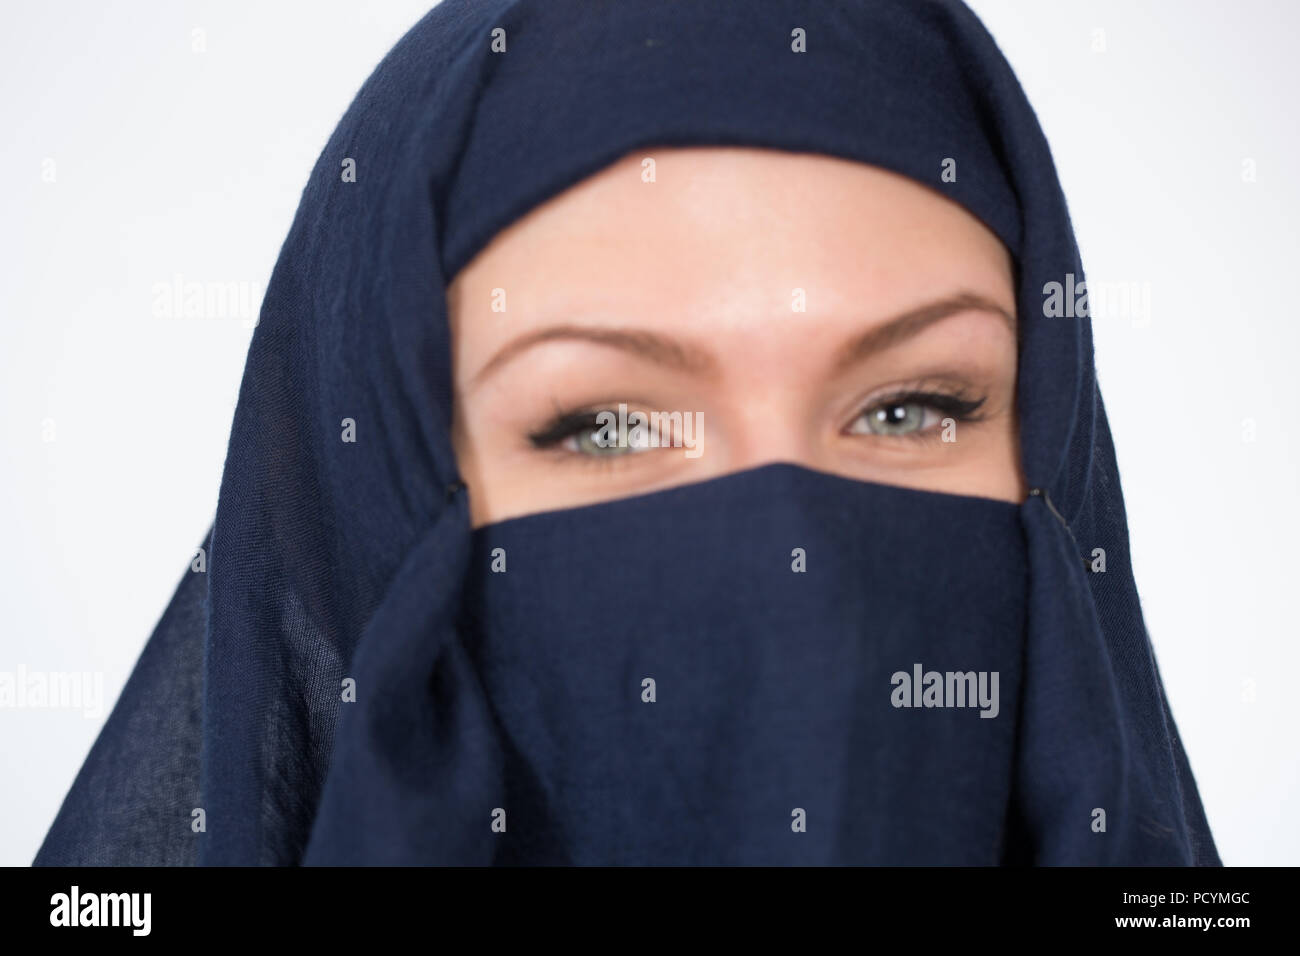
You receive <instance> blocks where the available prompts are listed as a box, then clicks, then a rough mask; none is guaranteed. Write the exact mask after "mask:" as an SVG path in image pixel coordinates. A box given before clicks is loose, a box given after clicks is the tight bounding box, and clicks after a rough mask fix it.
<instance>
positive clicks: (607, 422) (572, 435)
mask: <svg viewBox="0 0 1300 956" xmlns="http://www.w3.org/2000/svg"><path fill="white" fill-rule="evenodd" d="M529 438H530V439H531V440H532V443H533V447H534V448H561V449H563V450H564V451H567V452H570V453H571V454H575V455H582V456H585V457H587V458H617V457H620V456H623V455H628V454H633V453H636V452H642V451H648V450H650V449H651V448H653V447H654V444H653V443H652V442H651V440H650V435H649V433H648V432H647V431H646V429H645V428H644V427H636V423H635V419H634V422H633V427H631V428H628V427H627V425H626V420H625V419H623V420H620V419H619V417H618V415H617V413H615V412H614V411H612V410H608V411H599V412H574V413H571V414H567V415H561V416H560V417H558V418H556V419H555V420H554V421H552V422H551V423H550V424H549V425H547V426H546V428H544V429H543V430H542V431H540V432H537V433H535V434H532V435H530V436H529ZM661 440H662V439H661Z"/></svg>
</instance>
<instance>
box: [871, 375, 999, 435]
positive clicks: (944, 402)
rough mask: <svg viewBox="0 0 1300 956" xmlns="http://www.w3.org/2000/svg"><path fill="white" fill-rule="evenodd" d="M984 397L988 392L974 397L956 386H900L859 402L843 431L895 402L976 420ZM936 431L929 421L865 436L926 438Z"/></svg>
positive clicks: (937, 430) (959, 420)
mask: <svg viewBox="0 0 1300 956" xmlns="http://www.w3.org/2000/svg"><path fill="white" fill-rule="evenodd" d="M987 399H988V396H986V395H981V396H979V397H978V398H975V397H973V396H971V395H970V394H969V393H968V392H966V391H965V390H964V389H960V388H959V389H955V390H953V391H939V390H937V389H933V388H926V387H925V386H911V387H907V388H902V389H899V390H897V391H894V392H890V393H889V394H887V395H882V396H877V397H874V398H872V399H870V400H869V401H868V402H867V403H866V404H864V405H862V406H860V407H859V408H858V410H857V412H855V413H854V415H853V418H852V420H850V422H849V424H848V425H847V426H845V433H846V434H849V432H848V431H847V429H848V428H850V427H852V426H853V425H854V424H856V423H857V422H858V421H860V420H861V419H862V417H863V416H864V415H866V414H868V413H869V412H873V411H876V410H877V409H880V408H889V407H892V406H896V405H921V406H923V407H924V408H927V409H933V410H935V411H937V412H939V414H940V415H941V416H943V417H944V418H951V419H952V420H953V421H955V422H963V423H966V422H978V421H982V420H983V419H984V418H985V417H987V416H986V415H982V414H979V410H980V409H981V408H982V407H983V406H984V403H985V401H987ZM938 432H939V428H938V426H933V425H932V426H930V427H929V428H923V429H920V430H918V431H914V432H908V433H906V434H903V435H873V436H869V437H874V438H889V439H893V440H897V439H900V438H901V439H909V440H912V441H928V440H931V439H933V438H934V437H935V436H936V435H937V434H938Z"/></svg>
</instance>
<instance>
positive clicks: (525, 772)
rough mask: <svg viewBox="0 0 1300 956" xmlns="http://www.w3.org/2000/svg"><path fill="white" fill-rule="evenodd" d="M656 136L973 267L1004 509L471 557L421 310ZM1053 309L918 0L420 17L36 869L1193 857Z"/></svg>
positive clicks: (280, 274) (965, 93)
mask: <svg viewBox="0 0 1300 956" xmlns="http://www.w3.org/2000/svg"><path fill="white" fill-rule="evenodd" d="M694 145H698V146H718V145H735V146H755V147H766V148H770V149H777V150H786V151H793V152H812V153H820V154H826V155H832V156H837V157H841V158H844V159H850V160H855V161H858V162H862V163H867V164H871V165H874V166H879V167H882V168H885V169H889V170H892V171H894V172H897V173H901V174H902V175H905V176H907V177H909V178H911V179H913V180H915V181H917V182H919V183H922V184H924V185H926V186H928V187H930V188H932V189H934V190H936V191H938V192H940V193H942V194H944V195H946V196H948V197H949V198H950V199H952V200H953V201H955V202H957V203H959V204H960V205H961V206H963V207H964V208H965V209H967V210H968V211H969V212H970V213H972V214H973V215H974V216H976V217H977V218H978V219H980V220H981V221H982V222H983V223H984V224H985V225H986V226H987V227H988V228H989V229H990V230H992V231H993V232H994V233H995V234H996V235H997V236H998V237H999V238H1000V239H1001V240H1002V242H1003V243H1004V244H1005V245H1006V247H1007V249H1008V250H1009V251H1010V252H1011V255H1012V258H1013V261H1014V263H1015V267H1016V282H1017V312H1018V317H1019V328H1020V360H1019V368H1018V381H1017V406H1018V414H1019V418H1020V443H1021V454H1022V464H1023V468H1024V472H1025V475H1026V477H1027V479H1028V482H1029V485H1030V486H1031V487H1032V488H1033V489H1034V491H1033V493H1031V494H1030V495H1029V496H1028V497H1027V499H1026V500H1025V501H1024V502H1023V503H1022V504H1019V505H1012V504H1008V503H1003V502H994V501H991V500H985V499H978V498H973V497H964V496H959V495H947V494H938V493H931V492H920V491H914V490H909V489H903V488H896V487H889V486H884V485H877V484H871V483H866V482H856V481H851V480H848V479H844V478H838V477H834V476H830V475H825V474H821V473H818V472H813V471H810V470H807V469H804V468H801V467H798V466H794V465H784V464H781V465H771V466H767V467H764V468H760V469H755V470H752V471H748V472H742V473H738V474H733V475H729V476H724V477H722V478H718V479H714V480H712V481H708V482H703V483H699V484H695V485H688V486H684V487H680V488H675V489H672V490H669V491H665V492H658V493H655V494H652V495H643V496H639V497H636V498H630V499H625V500H622V501H614V502H608V503H604V504H599V505H591V506H585V507H581V508H573V509H566V510H564V511H555V512H549V513H546V514H540V515H533V516H528V517H524V518H517V519H511V520H509V521H505V522H501V523H498V524H495V525H490V526H487V527H484V528H480V529H477V530H473V531H471V528H470V522H469V514H468V508H467V503H466V496H467V493H468V492H467V490H466V489H465V487H464V485H463V483H462V482H461V480H460V476H459V474H458V471H457V466H456V461H455V457H454V455H453V453H452V447H451V439H450V423H451V402H452V386H451V380H452V379H451V367H450V361H451V360H450V355H451V350H450V344H449V328H448V321H447V318H448V316H447V303H446V295H445V292H446V286H447V283H448V282H449V281H450V279H451V277H452V276H454V275H455V274H456V273H457V271H458V270H459V269H460V268H461V267H462V266H464V265H465V264H466V263H468V262H469V261H470V260H471V259H472V258H473V256H474V255H475V254H476V253H477V252H478V251H479V250H481V249H482V248H483V247H484V246H485V245H486V243H487V242H488V241H490V240H491V238H492V237H493V236H494V235H496V234H497V233H498V232H500V231H501V230H502V229H503V228H505V227H506V226H507V225H509V224H510V223H511V222H513V221H515V220H516V219H518V218H520V217H521V216H522V215H524V214H525V213H526V212H528V211H529V210H530V209H532V208H534V207H536V206H537V205H538V204H540V203H542V202H544V201H545V200H546V199H548V198H550V197H552V196H554V195H556V194H558V193H559V192H561V191H563V190H564V189H565V188H567V187H568V186H571V185H573V184H574V183H576V182H578V181H580V180H582V179H583V178H585V177H586V176H588V175H590V174H592V173H595V172H597V171H599V170H600V169H603V168H604V167H606V166H608V165H610V164H611V163H613V162H615V161H617V160H619V159H621V158H623V157H625V156H627V155H628V154H630V153H633V152H637V151H645V152H647V153H648V154H651V155H652V153H653V150H654V148H656V147H662V146H694ZM945 169H955V177H952V176H944V175H943V173H944V171H945ZM1083 276H1084V271H1083V268H1082V265H1081V262H1080V258H1079V253H1078V249H1077V246H1076V243H1075V240H1074V235H1073V231H1072V228H1071V224H1070V219H1069V214H1068V210H1067V208H1066V204H1065V200H1064V197H1063V195H1062V192H1061V189H1060V185H1059V183H1058V181H1057V178H1056V173H1055V169H1054V166H1053V163H1052V158H1051V154H1050V152H1049V149H1048V145H1047V143H1046V140H1045V138H1044V136H1043V134H1042V131H1041V129H1040V128H1039V125H1038V122H1037V120H1036V118H1035V116H1034V113H1033V111H1032V109H1031V107H1030V105H1029V103H1028V102H1027V100H1026V98H1025V96H1024V93H1023V91H1022V90H1021V88H1020V86H1019V84H1018V82H1017V81H1016V79H1015V77H1014V75H1013V74H1012V72H1011V70H1010V67H1009V66H1008V64H1007V63H1006V61H1005V59H1004V58H1003V57H1002V55H1001V53H1000V52H999V51H998V49H997V47H996V45H995V43H994V41H993V40H992V38H991V37H990V36H989V35H988V33H987V32H986V31H985V30H984V28H983V27H982V25H981V24H980V23H979V22H978V20H977V19H976V18H975V17H974V16H973V15H972V14H971V13H970V12H969V11H968V10H967V9H966V8H965V7H964V6H962V5H960V4H959V3H956V2H943V0H935V2H917V0H861V2H852V3H834V4H831V3H826V4H818V5H815V7H814V8H813V9H806V5H804V4H798V3H794V2H786V0H762V2H751V3H746V4H743V5H741V4H735V3H731V2H726V0H717V2H707V0H701V2H695V3H691V4H680V5H665V4H663V3H660V2H649V0H618V2H612V0H611V2H597V3H592V2H585V0H584V2H576V0H547V2H544V3H543V2H529V0H444V2H443V3H441V4H439V5H438V6H437V7H436V8H434V9H433V10H432V11H431V12H430V13H429V14H428V15H427V16H426V17H425V18H424V19H423V20H422V21H421V22H420V23H418V24H417V25H416V26H415V27H414V28H413V29H412V30H411V31H410V32H409V33H408V34H407V35H406V36H405V37H404V38H403V39H402V40H401V41H400V42H399V43H398V45H397V46H396V47H395V48H394V49H393V50H392V52H391V53H390V54H389V55H388V56H387V57H386V58H385V59H384V61H383V62H382V63H381V64H380V65H379V67H378V68H377V69H376V71H375V73H374V74H373V75H372V76H371V78H370V79H369V80H368V81H367V82H366V84H365V85H364V86H363V88H362V89H361V91H360V92H359V94H358V95H357V97H356V99H355V100H354V102H353V103H352V105H351V107H350V108H349V109H348V111H347V113H346V115H345V116H344V118H343V119H342V121H341V122H340V124H339V126H338V128H337V129H336V130H335V132H334V134H333V135H332V136H331V138H330V140H329V142H328V143H327V145H326V146H325V148H324V150H323V152H322V154H321V157H320V159H319V161H318V163H317V165H316V167H315V169H314V170H313V172H312V175H311V177H310V180H309V182H308V184H307V187H306V189H305V190H304V192H303V196H302V201H301V204H300V206H299V210H298V213H297V216H296V218H295V220H294V223H293V226H292V228H291V230H290V233H289V236H288V238H287V239H286V241H285V243H284V247H283V249H282V251H281V253H280V257H279V260H278V262H277V264H276V267H275V271H274V273H273V275H272V279H271V282H270V285H269V287H268V290H267V293H266V297H265V300H264V302H263V305H262V310H261V314H260V321H259V324H258V327H257V329H256V331H255V333H254V336H253V341H252V344H251V347H250V350H249V354H248V360H247V365H246V368H245V371H244V378H243V382H242V386H241V390H240V398H239V403H238V406H237V409H236V413H235V418H234V422H233V425H232V431H231V437H230V444H229V449H228V453H227V459H226V466H225V471H224V473H223V477H222V484H221V491H220V496H219V500H218V505H217V513H216V519H215V522H214V524H213V528H212V529H211V532H210V535H209V540H208V541H207V542H205V544H206V545H207V548H208V561H207V566H206V570H205V571H203V572H202V573H198V572H189V573H187V574H186V576H185V577H184V578H183V580H182V582H181V584H180V586H179V587H178V589H177V592H176V595H175V597H174V598H173V601H172V604H171V606H170V607H169V609H168V611H167V612H166V614H165V615H164V617H163V619H162V621H161V622H160V623H159V625H158V628H157V629H156V630H155V632H154V634H153V636H152V637H151V639H150V641H149V643H148V645H147V646H146V648H145V650H144V653H143V655H142V656H141V658H140V661H139V663H138V664H137V667H136V670H135V672H134V673H133V675H132V677H131V679H130V681H129V682H128V684H127V686H126V688H125V690H124V691H123V693H122V696H121V698H120V699H119V701H118V704H117V705H116V707H115V708H114V710H113V713H112V715H111V716H110V718H109V721H108V723H107V725H106V727H105V729H104V731H103V733H102V734H101V736H100V738H99V740H98V741H97V742H96V744H95V747H94V749H93V750H92V752H91V754H90V757H89V758H88V760H87V762H86V764H85V766H84V767H83V768H82V771H81V773H80V774H79V776H78V778H77V781H76V782H75V784H74V786H73V788H72V791H71V792H70V793H69V795H68V797H67V799H66V800H65V802H64V805H63V808H62V809H61V811H60V813H59V816H58V817H57V819H56V821H55V823H54V826H53V828H52V829H51V831H50V833H49V835H48V836H47V838H46V840H45V843H44V845H43V846H42V848H41V851H40V853H39V855H38V857H37V861H36V862H37V863H39V864H79V863H195V862H197V863H203V864H250V863H261V864H294V863H307V864H359V863H394V864H408V863H409V864H414V863H434V864H437V863H445V864H490V863H564V862H572V863H632V864H635V863H673V862H678V863H867V864H870V863H962V864H999V863H1033V864H1046V865H1053V864H1172V865H1207V864H1218V863H1219V858H1218V855H1217V852H1216V850H1215V847H1214V843H1213V840H1212V838H1211V835H1210V831H1209V828H1208V826H1207V824H1206V820H1205V815H1204V812H1203V810H1202V807H1201V804H1200V800H1199V797H1198V794H1197V790H1196V785H1195V782H1194V780H1193V777H1192V774H1191V771H1190V768H1189V765H1188V762H1187V758H1186V755H1185V754H1184V751H1183V748H1182V745H1181V742H1180V740H1179V737H1178V732H1177V729H1176V726H1175V723H1174V720H1173V716H1172V713H1171V710H1170V707H1169V704H1168V702H1167V701H1166V699H1165V695H1164V691H1163V686H1162V683H1161V679H1160V675H1159V671H1158V668H1157V665H1156V662H1155V659H1154V656H1153V653H1152V649H1151V644H1150V641H1149V639H1148V636H1147V633H1146V629H1145V626H1144V623H1143V620H1142V614H1141V609H1140V605H1139V602H1138V596H1137V592H1136V589H1135V586H1134V582H1133V576H1132V571H1131V567H1130V562H1129V554H1128V537H1127V527H1126V519H1125V513H1124V503H1123V498H1122V493H1121V490H1120V485H1119V478H1118V472H1117V468H1116V463H1115V456H1114V450H1113V446H1112V442H1111V438H1110V433H1109V430H1108V427H1107V420H1106V414H1105V410H1104V407H1103V405H1102V401H1101V396H1100V393H1099V392H1098V390H1097V385H1096V380H1095V374H1094V365H1093V352H1092V337H1091V328H1090V324H1089V321H1088V319H1087V316H1086V314H1084V315H1080V314H1078V313H1077V310H1071V313H1070V314H1069V315H1067V316H1058V315H1048V314H1046V311H1045V309H1044V291H1045V289H1047V288H1049V287H1051V286H1052V284H1053V283H1055V284H1057V285H1058V286H1059V285H1066V284H1072V285H1073V287H1076V288H1077V287H1078V286H1079V284H1080V283H1082V282H1083V281H1084V279H1083ZM345 422H348V423H350V424H349V425H345V424H343V423H345ZM347 427H350V428H351V429H352V431H351V437H352V438H353V439H355V440H352V441H341V440H340V431H341V429H343V428H347ZM1095 548H1101V549H1103V550H1104V551H1105V553H1106V566H1105V572H1104V573H1095V572H1093V571H1092V570H1091V568H1090V566H1089V564H1088V563H1087V560H1086V559H1087V558H1088V556H1089V555H1090V554H1091V553H1092V551H1093V549H1095ZM498 552H499V553H500V554H503V555H505V562H506V570H505V571H504V572H502V573H498V572H496V571H493V570H492V564H493V561H494V555H496V554H497V553H498ZM801 561H802V567H798V565H799V563H800V562H801ZM932 674H933V675H936V677H935V678H934V679H932V678H931V677H930V675H932ZM900 675H901V677H900ZM967 675H970V676H969V677H968V676H967ZM647 681H649V682H650V683H647ZM348 688H350V691H349V690H348ZM341 689H342V692H341ZM345 698H346V699H345ZM959 700H960V703H958V701H959ZM936 701H937V703H936ZM199 810H201V811H202V819H203V821H204V825H203V826H202V827H201V828H198V829H197V830H196V827H195V825H194V822H193V821H194V820H195V819H196V816H195V811H199Z"/></svg>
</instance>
